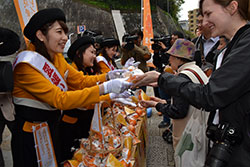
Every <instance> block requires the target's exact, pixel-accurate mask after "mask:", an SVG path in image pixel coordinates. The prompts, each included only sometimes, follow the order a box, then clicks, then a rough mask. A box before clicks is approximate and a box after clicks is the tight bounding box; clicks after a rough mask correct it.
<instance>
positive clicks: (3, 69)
mask: <svg viewBox="0 0 250 167" xmlns="http://www.w3.org/2000/svg"><path fill="white" fill-rule="evenodd" d="M13 86H14V81H13V72H12V64H11V62H9V61H2V62H0V92H11V91H12V90H13Z"/></svg>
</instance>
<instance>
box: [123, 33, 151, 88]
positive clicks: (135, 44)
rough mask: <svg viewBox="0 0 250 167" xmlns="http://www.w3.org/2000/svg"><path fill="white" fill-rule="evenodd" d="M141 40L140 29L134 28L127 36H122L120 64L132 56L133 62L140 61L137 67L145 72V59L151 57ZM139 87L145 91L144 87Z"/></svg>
mask: <svg viewBox="0 0 250 167" xmlns="http://www.w3.org/2000/svg"><path fill="white" fill-rule="evenodd" d="M142 40H143V32H142V31H141V30H135V31H133V32H132V33H131V34H129V36H127V37H124V42H123V43H122V48H121V51H122V57H121V64H122V65H124V64H125V63H126V61H127V60H128V59H129V58H131V57H133V58H134V59H135V62H140V64H139V66H138V68H139V69H141V70H142V71H143V72H147V71H148V67H147V61H148V60H149V59H150V58H151V53H150V52H149V49H148V47H147V46H144V45H142V44H141V43H142ZM141 89H142V90H143V91H144V92H146V87H142V88H141Z"/></svg>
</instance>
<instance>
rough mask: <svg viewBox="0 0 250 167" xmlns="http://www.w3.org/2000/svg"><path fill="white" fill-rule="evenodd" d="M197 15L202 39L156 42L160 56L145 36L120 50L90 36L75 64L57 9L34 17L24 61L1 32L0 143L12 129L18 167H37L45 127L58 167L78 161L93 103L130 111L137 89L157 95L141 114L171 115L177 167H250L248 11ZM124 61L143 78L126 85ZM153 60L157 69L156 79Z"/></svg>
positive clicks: (249, 6)
mask: <svg viewBox="0 0 250 167" xmlns="http://www.w3.org/2000/svg"><path fill="white" fill-rule="evenodd" d="M199 8H200V14H199V16H198V28H197V31H196V32H197V37H196V38H194V39H192V40H191V41H190V40H188V39H184V35H183V34H182V33H181V32H178V31H176V32H173V33H172V34H171V36H168V37H166V38H160V37H156V36H155V38H154V40H153V41H154V44H153V45H154V46H152V48H153V50H154V53H153V55H152V56H151V53H150V52H149V49H148V48H147V47H146V46H143V45H142V40H143V33H142V31H141V30H135V31H133V32H130V33H129V35H124V38H123V42H122V43H121V44H120V42H119V40H117V39H115V38H113V37H101V38H100V36H102V35H101V32H100V33H98V34H96V33H89V32H88V33H82V34H78V36H77V39H76V40H74V41H71V46H70V47H69V49H68V52H67V56H68V58H69V59H70V61H71V63H68V62H67V61H66V60H65V58H64V56H63V54H62V53H63V51H64V47H65V44H66V42H67V41H68V36H67V32H68V27H67V24H66V18H65V14H64V12H63V11H62V10H61V9H59V8H48V9H43V10H40V11H38V12H37V13H35V14H34V15H33V16H32V17H31V19H30V20H29V22H28V24H27V25H26V26H25V28H24V32H23V33H24V36H25V37H26V38H27V39H29V41H30V44H29V45H28V46H27V48H25V49H23V50H22V51H20V50H19V49H20V39H19V37H18V35H17V34H16V33H15V32H13V31H11V30H9V29H6V28H0V64H1V66H0V71H1V73H0V79H1V83H0V104H1V105H0V110H1V112H0V132H1V134H0V136H1V137H0V142H1V141H2V132H3V129H4V127H5V125H7V126H8V128H9V129H10V131H11V133H12V139H11V146H12V147H11V149H12V157H13V165H14V166H15V167H17V166H18V167H24V166H25V167H35V166H38V159H37V153H36V149H35V142H34V136H33V129H32V127H33V126H36V125H38V124H40V123H41V122H47V124H48V127H49V129H50V133H51V138H52V142H53V148H54V151H55V157H56V161H57V163H58V164H60V163H61V162H63V161H64V160H67V159H70V158H72V154H73V153H72V151H71V148H72V147H79V141H77V140H76V139H80V138H87V137H88V136H89V130H90V125H91V120H92V117H93V113H94V104H95V103H98V102H100V101H103V100H104V101H114V100H117V99H120V98H122V99H123V100H122V101H120V102H123V103H125V104H129V97H130V96H131V93H130V92H131V89H132V90H133V89H138V88H140V89H142V90H144V92H146V86H152V87H154V94H155V96H151V97H150V99H149V100H142V101H140V105H142V106H144V107H147V108H148V107H155V108H156V110H157V111H158V112H159V115H163V121H162V122H160V124H159V126H158V127H159V128H163V127H167V130H166V131H165V132H164V133H163V134H164V135H163V138H164V139H165V140H166V141H167V142H168V143H171V144H173V147H174V150H175V155H174V156H175V164H176V166H180V167H199V166H200V167H203V166H207V167H210V166H211V167H224V166H228V167H231V166H232V167H235V166H249V163H250V152H249V150H250V135H249V130H250V123H249V120H250V115H249V108H250V107H249V103H248V100H249V98H250V97H249V96H250V92H249V91H248V89H249V84H250V83H249V82H250V80H248V78H249V77H247V76H248V73H249V71H250V68H249V63H248V60H249V59H248V58H247V56H248V53H249V48H250V42H248V40H250V37H249V35H250V29H249V27H250V26H249V23H248V20H249V19H250V12H249V11H250V3H249V1H248V0H224V1H220V0H200V2H199ZM97 36H99V37H97ZM119 48H121V52H119ZM18 50H19V51H18ZM120 54H121V64H122V65H123V66H124V67H125V68H127V67H129V66H134V67H138V68H139V69H141V70H142V71H143V72H144V74H141V75H138V76H136V79H135V80H134V81H133V82H128V81H127V80H125V79H124V78H123V73H125V72H127V70H126V69H125V68H124V69H118V66H117V65H116V62H115V58H116V57H118V56H119V55H120ZM151 58H152V59H153V64H154V65H155V67H156V69H153V70H152V69H151V70H150V71H149V69H148V66H147V61H148V60H150V59H151ZM12 69H13V71H12ZM12 76H13V77H12ZM2 81H4V82H2ZM128 89H129V91H128ZM0 151H1V150H0ZM0 166H4V161H3V156H2V153H1V152H0Z"/></svg>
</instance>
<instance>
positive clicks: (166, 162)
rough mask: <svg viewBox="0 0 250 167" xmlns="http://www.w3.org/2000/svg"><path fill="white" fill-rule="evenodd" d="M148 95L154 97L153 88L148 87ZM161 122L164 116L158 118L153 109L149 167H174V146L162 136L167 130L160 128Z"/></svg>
mask: <svg viewBox="0 0 250 167" xmlns="http://www.w3.org/2000/svg"><path fill="white" fill-rule="evenodd" d="M147 95H149V96H152V95H154V93H153V89H152V87H147ZM161 121H162V116H158V115H157V111H156V110H155V108H153V112H152V117H150V118H148V137H149V145H148V148H147V149H148V150H147V151H148V152H147V167H174V158H173V153H174V150H173V146H172V145H170V144H168V143H167V142H165V141H164V140H163V138H162V136H161V135H162V132H163V131H164V130H165V129H164V128H163V129H160V128H158V124H159V123H160V122H161Z"/></svg>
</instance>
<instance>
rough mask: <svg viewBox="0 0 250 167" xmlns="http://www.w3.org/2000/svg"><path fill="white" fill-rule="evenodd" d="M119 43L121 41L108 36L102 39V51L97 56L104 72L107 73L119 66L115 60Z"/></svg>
mask: <svg viewBox="0 0 250 167" xmlns="http://www.w3.org/2000/svg"><path fill="white" fill-rule="evenodd" d="M119 45H120V43H119V41H118V40H116V39H114V38H106V39H104V40H103V41H102V43H101V47H102V49H101V53H100V55H99V56H97V58H96V59H97V62H98V64H99V65H100V67H101V72H102V73H107V72H109V71H112V70H114V69H116V68H117V66H116V64H115V62H114V56H115V55H116V54H117V53H118V52H117V50H118V46H119Z"/></svg>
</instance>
